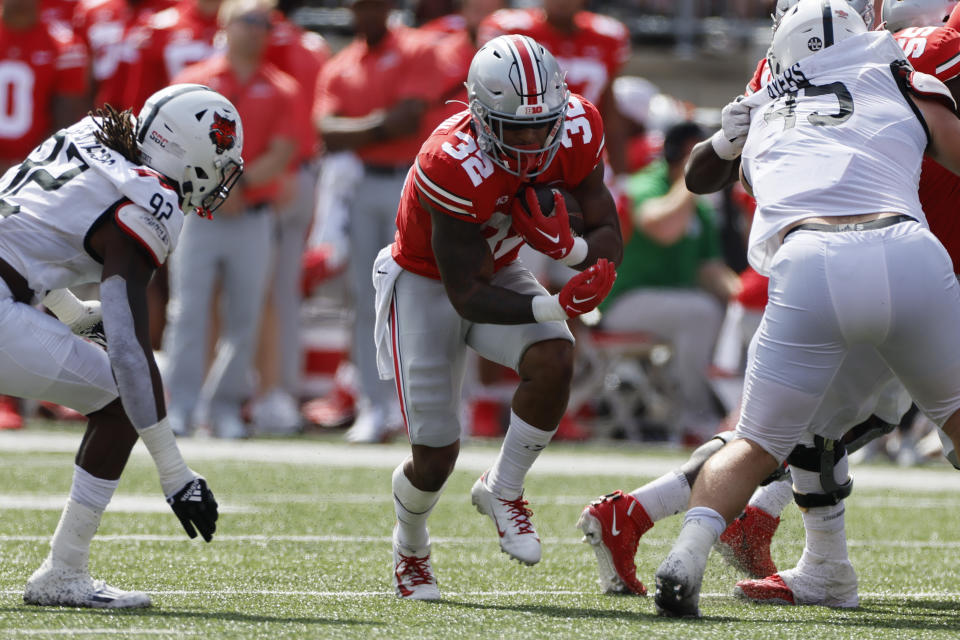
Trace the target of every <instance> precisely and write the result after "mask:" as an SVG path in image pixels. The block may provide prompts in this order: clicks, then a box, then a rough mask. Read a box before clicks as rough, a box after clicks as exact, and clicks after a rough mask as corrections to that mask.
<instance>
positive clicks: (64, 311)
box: [43, 289, 85, 325]
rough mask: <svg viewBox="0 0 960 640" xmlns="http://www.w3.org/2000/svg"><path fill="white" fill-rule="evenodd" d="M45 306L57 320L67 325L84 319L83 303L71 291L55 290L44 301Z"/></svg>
mask: <svg viewBox="0 0 960 640" xmlns="http://www.w3.org/2000/svg"><path fill="white" fill-rule="evenodd" d="M43 306H45V307H46V308H47V309H50V311H53V313H54V315H55V316H57V319H58V320H60V322H62V323H63V324H65V325H71V324H73V323H74V322H76V321H77V320H79V319H80V318H81V317H83V314H84V311H85V308H84V306H83V302H81V301H80V299H79V298H77V296H75V295H73V294H72V293H71V292H70V290H69V289H54V290H53V291H51V292H50V293H48V294H47V295H46V297H45V298H44V299H43Z"/></svg>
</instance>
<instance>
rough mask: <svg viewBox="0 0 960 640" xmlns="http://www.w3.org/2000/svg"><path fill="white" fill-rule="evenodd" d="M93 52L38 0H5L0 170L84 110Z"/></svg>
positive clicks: (0, 30)
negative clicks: (45, 13) (47, 15)
mask: <svg viewBox="0 0 960 640" xmlns="http://www.w3.org/2000/svg"><path fill="white" fill-rule="evenodd" d="M86 65H87V52H86V49H85V48H84V47H83V44H81V43H79V42H77V40H76V39H75V38H74V36H73V33H72V32H71V31H70V29H69V28H68V27H67V26H66V25H64V24H62V23H45V22H42V21H41V20H40V13H39V3H38V2H37V0H3V12H2V16H0V78H2V81H0V104H2V105H3V108H2V109H0V171H6V169H7V168H8V167H10V166H11V165H14V164H17V163H18V162H20V160H22V159H23V158H24V157H25V156H26V155H27V154H28V153H30V150H31V149H33V148H34V147H35V146H37V144H39V143H40V142H41V141H42V140H43V139H44V138H46V137H47V136H48V135H50V133H51V132H52V131H54V130H56V129H59V128H61V127H63V126H66V125H68V124H70V123H72V122H74V121H76V120H77V119H78V118H79V117H80V116H81V115H82V113H83V108H84V107H85V106H86V105H85V98H86V91H87V76H86Z"/></svg>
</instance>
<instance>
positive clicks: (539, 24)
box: [478, 9, 630, 104]
mask: <svg viewBox="0 0 960 640" xmlns="http://www.w3.org/2000/svg"><path fill="white" fill-rule="evenodd" d="M574 24H575V25H576V31H575V32H574V33H572V34H568V33H563V32H561V31H557V30H556V29H554V28H553V27H552V26H551V25H550V24H549V23H548V22H547V18H546V14H545V13H544V12H543V10H542V9H502V10H500V11H496V12H494V13H492V14H491V15H489V16H487V18H486V19H485V20H484V21H483V22H482V23H481V24H480V29H479V32H478V39H479V41H480V42H481V43H483V42H486V41H488V40H490V39H492V38H495V37H497V36H500V35H504V34H507V33H518V34H520V35H524V36H530V37H531V38H533V39H534V40H536V41H537V42H539V43H540V44H542V45H543V46H544V47H546V48H547V50H548V51H550V53H552V54H553V55H554V57H555V58H556V59H557V62H558V63H559V64H560V68H561V69H563V70H564V71H566V72H567V85H568V86H569V88H570V91H571V92H572V93H579V94H580V95H582V96H584V97H585V98H586V99H587V100H589V101H591V102H593V103H595V104H596V103H597V102H598V101H599V100H600V97H601V96H602V95H603V92H604V90H606V88H607V85H608V84H610V82H612V81H613V78H614V77H616V75H617V74H618V73H619V72H620V69H621V68H623V65H624V64H625V63H626V62H627V58H629V57H630V32H629V31H627V28H626V27H625V26H623V24H622V23H621V22H619V21H618V20H615V19H613V18H611V17H609V16H603V15H600V14H596V13H590V12H588V11H580V12H578V13H577V14H576V16H575V17H574Z"/></svg>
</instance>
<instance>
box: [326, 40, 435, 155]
mask: <svg viewBox="0 0 960 640" xmlns="http://www.w3.org/2000/svg"><path fill="white" fill-rule="evenodd" d="M435 42H436V38H435V36H432V37H427V36H426V35H424V34H421V33H418V32H417V31H416V30H414V29H409V28H406V27H396V28H392V29H390V30H389V31H388V33H387V35H386V36H384V38H383V40H381V41H380V42H379V43H378V44H377V45H376V46H375V47H372V48H371V47H368V46H367V43H366V41H364V40H362V39H359V38H358V39H355V40H354V41H353V42H351V43H350V44H348V45H347V46H346V47H344V49H343V50H341V51H340V53H338V54H337V55H335V56H334V57H333V58H331V59H330V60H329V61H328V62H327V64H326V65H325V66H324V67H323V71H322V72H321V73H320V82H319V84H318V86H317V101H316V108H315V117H316V119H317V120H318V121H320V120H322V119H323V118H325V117H327V116H331V115H332V116H341V117H346V118H360V117H363V116H367V115H370V114H371V113H373V112H374V111H380V110H385V109H389V108H390V107H392V106H393V105H395V104H397V103H398V102H400V101H401V100H405V99H408V98H418V99H421V100H424V101H426V102H427V103H428V104H431V103H433V102H434V101H436V100H437V99H439V97H440V94H441V92H442V91H443V89H444V87H443V86H442V84H441V83H438V82H436V75H437V68H438V65H437V59H436V55H435V53H434V49H433V46H432V45H433V44H434V43H435ZM321 135H322V132H321ZM423 140H424V136H423V135H422V133H421V132H419V131H414V132H411V134H410V135H409V136H406V137H403V138H397V139H394V140H390V141H388V142H381V143H377V144H371V145H368V146H365V147H362V148H360V149H357V150H356V152H357V155H359V156H360V158H361V159H362V160H363V161H364V162H366V163H369V164H375V165H381V166H396V167H403V166H407V165H410V164H412V163H413V160H414V158H416V156H417V152H418V151H419V150H420V145H421V144H422V143H423Z"/></svg>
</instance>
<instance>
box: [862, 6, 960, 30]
mask: <svg viewBox="0 0 960 640" xmlns="http://www.w3.org/2000/svg"><path fill="white" fill-rule="evenodd" d="M956 6H957V0H883V8H881V9H880V16H881V18H882V19H883V21H884V22H886V24H885V25H884V27H885V28H886V30H887V31H892V32H897V31H900V30H901V29H906V28H907V27H939V26H942V25H943V23H944V22H946V21H947V19H948V18H949V17H950V12H951V11H953V8H954V7H956Z"/></svg>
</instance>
